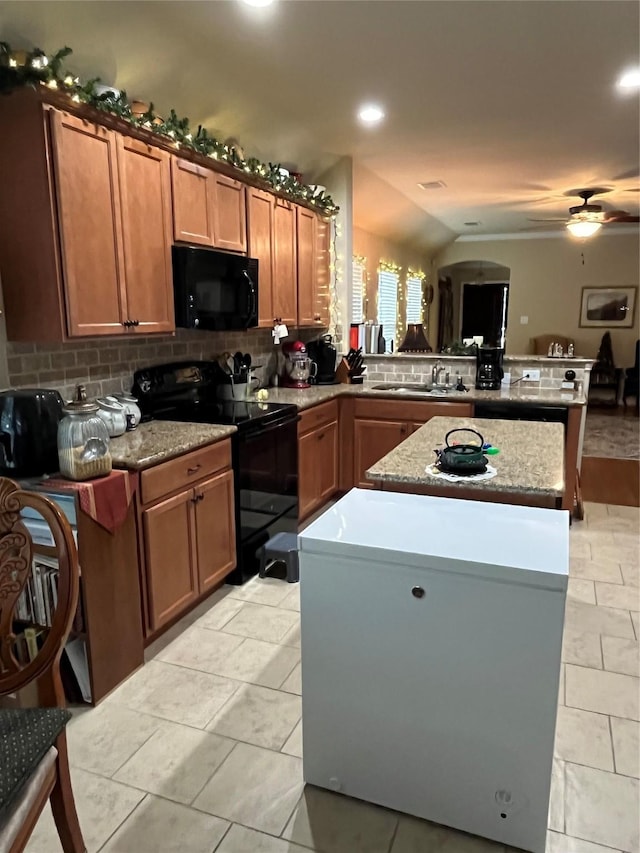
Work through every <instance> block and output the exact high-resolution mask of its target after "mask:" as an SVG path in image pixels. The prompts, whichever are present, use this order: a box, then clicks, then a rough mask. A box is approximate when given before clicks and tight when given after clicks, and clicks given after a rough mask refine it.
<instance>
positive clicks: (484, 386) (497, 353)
mask: <svg viewBox="0 0 640 853" xmlns="http://www.w3.org/2000/svg"><path fill="white" fill-rule="evenodd" d="M503 355H504V350H503V349H501V348H500V347H478V351H477V354H476V388H478V389H480V390H481V391H497V390H498V389H499V388H500V383H501V382H502V377H503V376H504V370H503V369H502V357H503Z"/></svg>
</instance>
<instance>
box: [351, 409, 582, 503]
mask: <svg viewBox="0 0 640 853" xmlns="http://www.w3.org/2000/svg"><path fill="white" fill-rule="evenodd" d="M465 427H468V428H471V429H475V430H477V431H478V432H479V433H481V435H482V436H483V437H484V439H485V441H486V442H489V443H491V444H492V445H493V446H494V447H497V448H499V449H500V453H499V454H497V455H496V456H489V457H488V459H489V464H490V465H492V466H493V467H494V468H496V469H497V472H498V473H497V474H496V476H495V477H494V478H493V479H491V480H476V481H473V480H467V481H458V482H449V481H447V480H443V479H440V478H438V477H434V476H432V475H430V474H427V473H426V470H425V469H426V468H427V466H430V465H431V464H432V463H433V462H435V459H436V457H435V453H434V448H436V447H443V446H444V443H445V435H446V434H447V432H448V431H449V430H452V429H459V428H465ZM456 438H457V439H458V440H459V441H460V442H464V441H468V440H473V436H471V435H468V436H465V434H464V433H461V434H460V435H459V436H456ZM366 476H367V479H369V480H371V481H372V482H373V483H375V485H376V487H377V488H379V489H383V490H386V491H402V492H413V493H416V494H430V495H439V496H443V497H458V498H466V499H471V500H488V501H495V502H498V503H514V504H516V503H517V504H524V505H527V506H546V507H559V506H560V503H561V501H562V496H563V493H564V488H565V471H564V427H563V425H562V424H559V423H542V422H537V421H534V422H532V421H504V420H497V419H496V420H494V419H484V418H447V417H435V418H432V419H431V420H430V421H428V422H427V423H426V424H424V426H422V427H420V428H419V429H417V430H416V431H415V432H414V433H412V434H411V435H410V436H409V437H408V438H407V439H406V440H405V441H403V442H402V444H400V445H398V447H396V448H395V449H394V450H392V451H391V452H390V453H388V454H387V455H386V456H384V457H383V458H382V459H380V460H379V461H378V462H376V464H375V465H373V466H371V468H369V469H368V470H367V472H366Z"/></svg>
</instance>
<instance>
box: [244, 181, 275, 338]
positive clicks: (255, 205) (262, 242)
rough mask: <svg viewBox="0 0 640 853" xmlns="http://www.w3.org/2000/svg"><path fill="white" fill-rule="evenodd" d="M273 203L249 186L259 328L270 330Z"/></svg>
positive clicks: (249, 235)
mask: <svg viewBox="0 0 640 853" xmlns="http://www.w3.org/2000/svg"><path fill="white" fill-rule="evenodd" d="M273 204H274V197H273V195H271V193H267V192H264V191H263V190H257V189H254V187H247V238H248V252H249V256H250V257H252V258H256V259H257V261H258V325H259V326H262V327H264V328H270V327H271V326H272V325H273V321H274V318H275V314H274V311H273V293H272V286H273Z"/></svg>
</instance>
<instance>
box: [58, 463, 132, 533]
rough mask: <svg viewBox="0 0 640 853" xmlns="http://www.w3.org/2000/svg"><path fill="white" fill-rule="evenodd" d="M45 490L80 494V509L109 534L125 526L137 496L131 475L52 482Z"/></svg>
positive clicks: (113, 474) (115, 472) (117, 473)
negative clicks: (124, 523) (130, 506)
mask: <svg viewBox="0 0 640 853" xmlns="http://www.w3.org/2000/svg"><path fill="white" fill-rule="evenodd" d="M43 486H46V488H47V489H57V490H60V491H61V492H77V494H78V500H79V502H80V509H81V510H82V511H83V512H86V514H87V515H89V516H91V518H92V519H93V520H94V521H96V522H97V523H98V524H99V525H100V526H101V527H104V529H105V530H108V531H109V533H113V532H114V531H115V530H117V529H118V527H120V525H121V524H122V523H123V522H124V520H125V518H126V517H127V512H128V510H129V505H130V504H131V501H132V500H133V495H134V493H135V479H134V478H133V477H131V476H130V475H129V472H128V471H112V472H111V473H110V474H109V475H108V476H106V477H100V478H99V479H97V480H89V481H88V482H86V483H74V482H72V481H71V480H63V479H53V478H52V479H51V480H46V481H45V482H44V483H43Z"/></svg>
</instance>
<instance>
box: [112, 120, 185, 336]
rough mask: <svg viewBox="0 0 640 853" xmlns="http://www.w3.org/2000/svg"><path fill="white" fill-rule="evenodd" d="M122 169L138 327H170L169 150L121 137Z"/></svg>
mask: <svg viewBox="0 0 640 853" xmlns="http://www.w3.org/2000/svg"><path fill="white" fill-rule="evenodd" d="M117 141H118V168H119V174H120V190H121V200H122V230H123V237H124V261H125V272H126V282H127V319H128V320H129V321H131V322H133V323H135V325H134V326H132V327H131V328H132V329H133V331H134V332H139V333H142V334H148V333H150V332H172V331H174V329H175V321H174V314H173V272H172V266H171V243H172V239H171V237H172V233H171V176H170V167H169V155H168V154H167V153H166V152H165V151H162V150H161V149H159V148H153V147H152V146H150V145H147V144H146V143H145V142H141V141H140V140H138V139H131V138H129V137H126V136H118V140H117Z"/></svg>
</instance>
